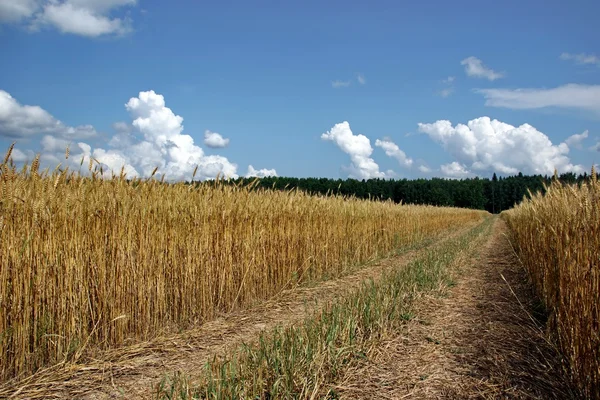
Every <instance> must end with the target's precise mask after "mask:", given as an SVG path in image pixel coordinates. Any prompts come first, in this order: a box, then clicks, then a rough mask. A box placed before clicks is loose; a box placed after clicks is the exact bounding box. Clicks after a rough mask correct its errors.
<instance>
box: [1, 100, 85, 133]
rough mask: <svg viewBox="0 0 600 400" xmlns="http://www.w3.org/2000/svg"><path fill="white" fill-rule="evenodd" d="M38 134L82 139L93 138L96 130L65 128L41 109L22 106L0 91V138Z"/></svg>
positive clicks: (80, 127) (83, 126)
mask: <svg viewBox="0 0 600 400" xmlns="http://www.w3.org/2000/svg"><path fill="white" fill-rule="evenodd" d="M39 134H48V135H55V136H58V137H61V138H72V139H73V138H79V139H83V138H89V137H92V136H95V135H96V130H95V129H94V127H92V126H91V125H81V126H76V127H72V126H67V125H65V124H63V123H62V122H61V121H59V120H57V119H56V118H54V117H53V116H52V115H51V114H50V113H49V112H48V111H46V110H44V109H43V108H41V107H39V106H29V105H22V104H20V103H19V102H18V101H17V100H16V99H15V98H13V97H12V96H11V95H10V94H9V93H8V92H5V91H4V90H0V136H5V137H9V138H15V139H18V138H28V137H32V136H35V135H39Z"/></svg>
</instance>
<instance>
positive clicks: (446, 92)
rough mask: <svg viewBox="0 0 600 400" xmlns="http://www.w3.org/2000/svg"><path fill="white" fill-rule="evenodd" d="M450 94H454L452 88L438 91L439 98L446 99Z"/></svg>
mask: <svg viewBox="0 0 600 400" xmlns="http://www.w3.org/2000/svg"><path fill="white" fill-rule="evenodd" d="M452 93H454V88H452V87H449V88H446V89H442V90H440V96H442V97H448V96H450V95H451V94H452Z"/></svg>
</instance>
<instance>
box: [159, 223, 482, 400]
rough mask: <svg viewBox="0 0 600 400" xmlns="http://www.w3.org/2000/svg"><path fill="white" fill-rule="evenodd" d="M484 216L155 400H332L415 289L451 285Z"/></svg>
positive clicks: (163, 389)
mask: <svg viewBox="0 0 600 400" xmlns="http://www.w3.org/2000/svg"><path fill="white" fill-rule="evenodd" d="M492 221H493V219H492V218H488V219H487V220H486V221H485V222H483V223H482V224H480V225H479V226H477V227H475V228H473V229H472V230H471V231H469V232H468V233H466V234H465V235H463V236H461V237H459V238H456V239H454V240H450V241H448V242H446V243H444V244H441V245H438V246H435V247H434V248H433V249H432V250H430V251H429V252H427V253H425V254H424V255H423V256H421V257H419V258H417V259H416V260H414V261H413V262H412V263H410V264H409V265H408V266H406V267H405V268H401V269H399V270H397V271H391V272H388V273H387V274H386V275H385V276H383V277H382V279H381V280H380V281H378V282H373V281H367V282H364V283H363V284H362V286H361V288H360V289H359V290H358V291H356V292H355V293H354V294H352V295H350V296H348V297H344V298H342V299H340V300H339V301H338V302H335V303H333V304H330V305H328V306H326V307H325V308H324V309H323V310H322V311H321V312H319V313H317V314H315V315H313V316H310V317H309V318H307V319H306V320H305V321H304V323H302V324H300V325H299V326H291V327H285V328H282V327H280V328H276V329H274V330H273V331H271V332H268V333H264V334H262V335H261V336H260V337H259V338H258V340H257V342H256V343H254V344H251V345H243V346H241V348H240V349H239V350H238V351H236V352H235V353H232V354H230V355H228V356H226V357H225V358H222V359H217V358H215V359H213V360H212V361H210V362H208V363H207V364H206V366H205V370H204V371H198V372H199V375H201V377H200V378H199V380H198V381H197V382H195V383H194V384H190V381H189V379H187V378H186V377H185V376H182V375H181V374H174V375H170V376H168V377H165V378H164V379H163V380H162V382H161V383H160V384H159V385H158V386H157V388H156V392H155V393H156V398H157V399H232V398H243V399H274V398H278V399H280V398H281V399H303V398H310V397H311V396H313V395H315V394H317V395H318V397H326V398H332V399H333V398H336V394H335V392H334V391H333V390H328V386H330V385H331V384H332V383H333V382H335V380H336V378H337V377H338V376H339V375H340V374H341V373H342V372H343V371H344V369H345V368H346V367H347V366H348V364H349V363H351V362H357V361H359V360H360V359H364V358H366V354H367V350H368V348H369V347H371V346H372V345H373V344H374V343H376V342H377V341H378V340H379V339H381V338H382V337H384V336H385V335H386V333H388V332H390V331H393V330H395V329H398V328H399V327H400V325H402V323H403V322H404V321H405V320H406V319H407V315H411V308H412V304H413V301H414V299H415V298H416V297H417V296H418V295H419V293H423V292H430V291H433V290H435V289H437V288H439V287H440V286H443V285H447V284H449V283H452V268H451V266H452V264H453V262H454V261H455V260H456V259H457V257H458V256H459V255H460V254H461V253H464V252H466V251H471V250H472V249H474V248H475V246H476V245H477V244H479V243H481V242H482V241H483V240H485V238H486V237H487V234H488V233H489V231H490V228H491V224H492Z"/></svg>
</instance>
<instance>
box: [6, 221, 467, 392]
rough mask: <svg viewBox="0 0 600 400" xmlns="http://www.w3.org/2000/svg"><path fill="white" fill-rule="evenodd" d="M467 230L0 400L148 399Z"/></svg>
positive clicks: (57, 372)
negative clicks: (172, 379)
mask: <svg viewBox="0 0 600 400" xmlns="http://www.w3.org/2000/svg"><path fill="white" fill-rule="evenodd" d="M473 226H474V225H468V226H464V227H462V228H461V229H459V230H456V231H453V232H449V233H447V234H444V235H441V236H439V237H438V238H437V239H436V240H434V241H433V242H432V243H429V244H428V245H427V246H424V247H422V248H420V249H414V250H409V251H406V252H404V253H402V254H400V255H397V256H393V257H389V258H386V259H383V260H379V261H377V262H373V263H370V264H367V265H366V266H364V267H363V268H361V269H359V270H356V271H353V272H351V273H350V274H348V275H346V276H344V277H341V278H338V279H332V280H329V281H325V282H320V283H317V284H315V285H314V286H312V287H298V288H294V289H290V290H285V291H283V292H282V293H281V294H280V295H279V296H277V297H276V298H274V299H271V300H269V301H266V302H264V303H261V304H259V305H257V306H255V307H253V308H251V309H248V310H240V311H235V312H231V313H229V314H227V315H223V316H221V317H220V318H217V319H216V320H214V321H211V322H208V323H206V324H204V325H202V326H201V327H199V328H196V329H191V330H187V331H185V332H183V333H180V334H175V335H171V336H168V337H161V338H157V339H155V340H153V341H150V342H145V343H140V344H136V345H133V346H127V347H121V348H118V349H114V350H110V351H105V352H102V353H95V352H89V351H88V354H87V355H84V357H82V358H81V359H80V360H79V362H78V363H75V364H72V363H71V364H62V365H58V366H54V367H51V368H48V369H47V370H45V371H40V372H39V373H37V374H35V375H33V376H31V377H29V378H27V379H23V380H20V381H13V382H8V383H5V384H3V385H2V386H0V398H4V397H6V398H19V399H56V398H60V399H63V398H68V399H90V400H91V399H147V398H152V395H153V392H152V388H153V387H155V386H156V384H157V383H158V382H159V381H160V380H161V379H162V378H163V377H164V376H165V374H170V373H173V372H174V371H181V372H182V373H183V374H187V375H190V376H193V375H194V374H195V373H198V371H201V370H202V367H203V366H204V365H205V363H206V362H207V361H208V360H209V359H211V358H212V357H213V356H215V355H218V354H223V353H224V352H225V351H227V349H232V348H234V347H236V346H238V345H239V344H241V343H242V342H244V343H251V342H252V341H253V340H254V339H256V338H257V337H258V335H259V333H260V332H261V331H263V330H270V329H272V328H274V327H275V326H278V325H279V326H288V325H291V324H294V323H298V322H300V321H303V320H304V318H305V317H306V316H307V315H310V314H311V313H313V312H314V311H316V310H318V309H320V308H321V307H323V306H324V305H325V304H327V303H330V302H333V301H335V299H336V298H340V297H341V296H343V295H345V294H347V293H350V292H351V291H353V290H356V289H357V288H358V287H359V286H360V284H361V283H362V282H363V281H365V280H367V279H373V280H374V281H377V280H378V279H379V277H380V276H381V275H382V273H383V272H384V271H385V270H387V269H389V268H394V269H396V268H399V267H402V266H403V265H407V264H408V263H409V262H410V261H412V260H414V259H415V258H416V257H418V256H419V255H420V254H423V253H424V252H425V251H427V250H428V249H430V248H431V247H432V246H435V245H436V244H438V243H442V242H445V241H447V240H451V239H452V238H455V237H458V236H459V235H461V234H464V233H465V232H466V231H467V230H469V229H471V228H473Z"/></svg>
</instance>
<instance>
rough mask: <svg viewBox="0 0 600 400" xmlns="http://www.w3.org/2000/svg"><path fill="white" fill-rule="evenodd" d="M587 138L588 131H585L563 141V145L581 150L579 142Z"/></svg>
mask: <svg viewBox="0 0 600 400" xmlns="http://www.w3.org/2000/svg"><path fill="white" fill-rule="evenodd" d="M588 136H589V131H587V130H585V131H583V133H579V134H575V135H571V136H569V137H568V138H567V140H565V143H566V144H568V145H569V146H571V147H576V148H578V149H580V148H581V142H583V141H584V140H585V139H587V137H588Z"/></svg>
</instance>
